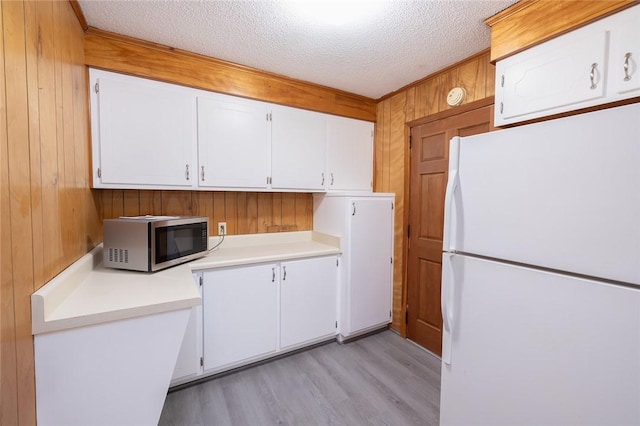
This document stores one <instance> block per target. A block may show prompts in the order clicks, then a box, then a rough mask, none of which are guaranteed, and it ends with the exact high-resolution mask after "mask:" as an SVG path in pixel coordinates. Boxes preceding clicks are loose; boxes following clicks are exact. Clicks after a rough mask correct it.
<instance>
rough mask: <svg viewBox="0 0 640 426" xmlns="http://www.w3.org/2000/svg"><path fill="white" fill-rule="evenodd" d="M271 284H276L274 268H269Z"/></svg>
mask: <svg viewBox="0 0 640 426" xmlns="http://www.w3.org/2000/svg"><path fill="white" fill-rule="evenodd" d="M271 282H272V283H274V282H276V268H275V267H273V268H271Z"/></svg>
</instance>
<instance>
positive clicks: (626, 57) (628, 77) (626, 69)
mask: <svg viewBox="0 0 640 426" xmlns="http://www.w3.org/2000/svg"><path fill="white" fill-rule="evenodd" d="M630 61H631V52H627V53H626V54H625V55H624V65H623V66H622V68H624V81H629V80H631V75H629V62H630Z"/></svg>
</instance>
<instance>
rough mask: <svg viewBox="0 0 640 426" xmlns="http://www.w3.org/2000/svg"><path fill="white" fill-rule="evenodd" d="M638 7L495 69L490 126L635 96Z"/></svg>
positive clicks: (639, 92)
mask: <svg viewBox="0 0 640 426" xmlns="http://www.w3.org/2000/svg"><path fill="white" fill-rule="evenodd" d="M638 22H640V6H635V7H632V8H630V9H626V10H624V11H622V12H619V13H617V14H615V15H612V16H610V17H607V18H605V19H602V20H600V21H597V22H594V23H593V24H590V25H587V26H585V27H582V28H580V29H578V30H575V31H572V32H570V33H568V34H565V35H562V36H560V37H557V38H555V39H553V40H550V41H548V42H546V43H543V44H540V45H538V46H534V47H532V48H530V49H527V50H525V51H523V52H521V53H518V54H515V55H513V56H510V57H508V58H506V59H504V60H501V61H498V62H497V64H496V108H495V124H496V125H498V126H500V125H506V124H513V123H517V122H521V121H526V120H531V119H535V118H539V117H544V116H548V115H553V114H558V113H562V112H566V111H571V110H576V109H580V108H586V107H590V106H594V105H599V104H604V103H608V102H613V101H617V100H621V99H625V98H631V97H634V96H638V95H640V90H639V89H640V85H639V80H640V73H639V72H638V63H639V62H638V61H639V59H640V25H638V24H637V23H638Z"/></svg>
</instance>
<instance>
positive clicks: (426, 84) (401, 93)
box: [374, 50, 495, 336]
mask: <svg viewBox="0 0 640 426" xmlns="http://www.w3.org/2000/svg"><path fill="white" fill-rule="evenodd" d="M494 79H495V67H494V66H493V65H492V64H491V63H490V62H489V51H488V50H487V51H484V52H481V53H479V54H477V55H474V56H472V57H470V58H468V59H466V60H464V61H462V62H460V63H458V64H455V65H453V66H451V67H449V68H446V69H444V70H442V71H440V72H438V73H436V74H433V75H430V76H428V77H426V78H424V79H422V80H420V81H418V82H416V83H413V84H411V85H409V86H407V87H405V88H402V89H400V90H398V91H396V92H394V93H392V94H390V95H387V96H385V97H384V98H382V99H381V100H380V101H379V102H378V108H377V120H376V134H375V169H374V190H375V191H376V192H394V193H395V194H396V209H395V247H394V250H395V253H394V259H395V263H394V270H393V322H392V324H391V327H392V328H393V329H395V330H397V331H399V332H400V333H401V334H402V335H403V336H404V335H406V327H405V323H404V316H405V307H406V277H405V273H406V271H405V269H406V260H407V253H408V248H407V238H406V237H407V234H406V233H407V223H408V217H409V199H408V196H409V178H408V171H409V143H408V142H409V128H410V127H409V125H408V124H407V123H409V122H411V121H414V120H418V119H420V118H423V117H426V116H429V115H432V114H435V113H438V112H441V111H445V110H447V109H451V107H449V106H448V105H447V102H446V97H447V93H448V92H449V90H451V89H452V88H453V87H456V86H460V87H463V88H464V89H465V90H466V92H467V95H466V98H465V100H464V102H463V105H464V104H468V103H469V102H473V101H477V100H479V99H484V98H487V97H493V95H494V88H495V86H494Z"/></svg>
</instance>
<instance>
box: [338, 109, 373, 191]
mask: <svg viewBox="0 0 640 426" xmlns="http://www.w3.org/2000/svg"><path fill="white" fill-rule="evenodd" d="M326 183H327V189H328V190H330V191H331V190H338V191H371V190H372V189H373V123H370V122H367V121H361V120H353V119H350V118H344V117H335V116H329V117H328V118H327V179H326Z"/></svg>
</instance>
